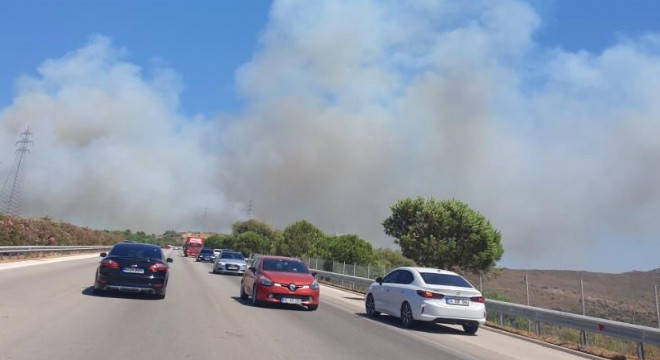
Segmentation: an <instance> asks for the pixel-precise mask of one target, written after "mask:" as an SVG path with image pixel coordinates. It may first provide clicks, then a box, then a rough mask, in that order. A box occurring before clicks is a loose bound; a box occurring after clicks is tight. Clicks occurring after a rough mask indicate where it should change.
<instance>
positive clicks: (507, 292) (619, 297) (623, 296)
mask: <svg viewBox="0 0 660 360" xmlns="http://www.w3.org/2000/svg"><path fill="white" fill-rule="evenodd" d="M525 275H527V279H528V283H529V293H530V305H532V306H538V307H543V308H549V309H555V310H560V311H567V312H573V313H582V305H581V304H580V300H579V299H580V286H579V281H580V279H582V282H583V286H584V296H585V299H586V301H585V307H586V314H587V315H588V316H595V317H601V318H607V319H611V320H617V321H624V322H627V323H633V324H638V325H646V326H652V327H657V326H658V323H657V316H656V310H655V309H656V308H655V302H654V292H653V285H654V284H656V285H658V287H659V289H658V291H660V269H654V270H651V271H632V272H626V273H622V274H608V273H597V272H585V271H565V270H514V269H506V268H504V269H500V270H499V275H497V276H495V277H493V278H488V279H486V278H484V279H483V282H482V283H483V292H484V294H486V295H491V296H494V294H497V295H499V296H503V297H506V298H508V299H509V300H510V301H512V302H515V303H519V304H525V303H526V294H525V281H524V278H525ZM467 277H468V278H469V280H470V281H471V282H472V283H473V284H474V285H475V286H476V287H479V277H478V276H467ZM659 296H660V295H659Z"/></svg>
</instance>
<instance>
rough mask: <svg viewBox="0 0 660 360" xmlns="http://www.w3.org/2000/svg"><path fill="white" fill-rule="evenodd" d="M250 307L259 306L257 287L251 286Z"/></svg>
mask: <svg viewBox="0 0 660 360" xmlns="http://www.w3.org/2000/svg"><path fill="white" fill-rule="evenodd" d="M252 305H254V306H259V300H257V286H256V284H255V285H252Z"/></svg>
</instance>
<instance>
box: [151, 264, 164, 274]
mask: <svg viewBox="0 0 660 360" xmlns="http://www.w3.org/2000/svg"><path fill="white" fill-rule="evenodd" d="M149 271H151V272H158V271H160V272H167V265H165V264H164V263H162V262H156V263H155V264H153V265H151V266H149Z"/></svg>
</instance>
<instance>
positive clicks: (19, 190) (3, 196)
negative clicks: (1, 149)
mask: <svg viewBox="0 0 660 360" xmlns="http://www.w3.org/2000/svg"><path fill="white" fill-rule="evenodd" d="M31 136H32V132H30V129H29V128H28V129H27V130H25V131H24V132H22V133H21V138H20V139H19V140H18V141H17V142H16V158H15V159H14V164H13V165H12V167H11V170H10V171H9V174H8V175H7V179H6V180H5V182H4V184H3V185H2V191H0V211H2V212H4V213H5V214H6V215H9V216H19V215H20V214H21V211H22V208H23V173H24V172H25V155H27V154H28V153H29V152H30V145H31V144H32V140H30V137H31Z"/></svg>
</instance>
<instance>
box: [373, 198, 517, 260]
mask: <svg viewBox="0 0 660 360" xmlns="http://www.w3.org/2000/svg"><path fill="white" fill-rule="evenodd" d="M390 209H391V210H392V214H391V215H390V216H389V217H388V218H387V219H385V221H384V222H383V227H384V228H385V233H386V234H387V235H390V236H392V237H394V238H395V239H396V240H395V241H394V242H395V243H396V244H399V246H400V247H401V251H402V253H403V255H404V256H405V257H408V258H410V259H412V260H414V261H415V262H416V263H417V264H419V265H421V266H432V267H438V268H443V269H462V270H467V271H471V272H478V271H480V270H481V271H489V270H491V269H492V268H494V267H495V263H496V262H497V261H498V260H500V259H501V258H502V255H503V253H504V249H503V247H502V244H501V242H500V240H501V237H502V236H501V234H500V232H499V231H497V230H496V229H495V228H493V226H492V225H491V223H490V221H488V220H487V219H486V218H485V217H484V216H483V215H481V214H479V213H478V212H476V211H475V210H473V209H471V208H470V207H469V206H468V205H467V204H465V203H463V202H461V201H458V200H454V199H452V200H443V201H436V200H434V199H424V198H422V197H417V198H415V199H411V198H406V199H402V200H399V201H397V202H396V203H395V204H394V205H393V206H392V207H391V208H390Z"/></svg>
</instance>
